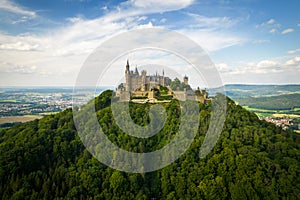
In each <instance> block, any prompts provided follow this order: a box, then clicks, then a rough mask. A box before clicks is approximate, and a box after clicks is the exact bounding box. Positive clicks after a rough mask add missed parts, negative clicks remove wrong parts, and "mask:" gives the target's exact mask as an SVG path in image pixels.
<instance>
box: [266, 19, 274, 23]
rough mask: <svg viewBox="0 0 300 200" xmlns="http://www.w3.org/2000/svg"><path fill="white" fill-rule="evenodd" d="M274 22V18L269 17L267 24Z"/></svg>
mask: <svg viewBox="0 0 300 200" xmlns="http://www.w3.org/2000/svg"><path fill="white" fill-rule="evenodd" d="M274 23H275V20H274V19H270V20H269V21H268V22H267V24H274Z"/></svg>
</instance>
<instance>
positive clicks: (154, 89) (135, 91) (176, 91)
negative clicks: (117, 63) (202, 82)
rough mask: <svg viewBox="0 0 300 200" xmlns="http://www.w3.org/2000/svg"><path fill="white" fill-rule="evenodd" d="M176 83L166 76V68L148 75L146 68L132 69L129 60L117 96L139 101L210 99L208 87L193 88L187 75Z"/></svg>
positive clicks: (203, 100) (123, 99)
mask: <svg viewBox="0 0 300 200" xmlns="http://www.w3.org/2000/svg"><path fill="white" fill-rule="evenodd" d="M178 82H179V83H178ZM176 83H177V85H176V84H175V82H172V80H171V79H170V78H169V77H166V76H165V73H164V70H163V71H162V75H159V74H158V73H157V72H156V74H154V75H147V72H146V71H145V70H142V71H141V73H139V71H138V69H137V68H135V70H134V71H133V70H130V65H129V61H128V60H127V64H126V67H125V83H121V84H120V85H119V86H118V88H117V89H116V97H119V98H120V100H121V101H129V100H131V101H133V102H137V103H145V102H153V103H155V102H169V101H171V99H172V98H176V99H178V100H181V101H186V100H197V101H199V102H202V103H205V102H206V101H207V100H209V99H208V94H207V92H206V89H204V90H200V88H199V87H198V88H197V90H195V91H193V90H192V89H191V87H190V86H189V84H188V77H187V76H184V78H183V82H180V81H179V80H178V79H177V82H176ZM178 84H179V85H178ZM176 86H177V87H176ZM179 86H180V87H179ZM172 87H173V88H172ZM174 87H175V88H174Z"/></svg>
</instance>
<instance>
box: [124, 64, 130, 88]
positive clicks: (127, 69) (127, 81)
mask: <svg viewBox="0 0 300 200" xmlns="http://www.w3.org/2000/svg"><path fill="white" fill-rule="evenodd" d="M125 79H126V83H125V91H129V92H130V91H131V73H130V66H129V61H128V60H127V64H126V70H125Z"/></svg>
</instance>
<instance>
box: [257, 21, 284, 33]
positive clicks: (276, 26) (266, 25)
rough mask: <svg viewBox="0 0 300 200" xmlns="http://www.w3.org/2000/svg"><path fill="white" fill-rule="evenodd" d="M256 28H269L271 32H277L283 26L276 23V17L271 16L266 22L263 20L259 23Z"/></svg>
mask: <svg viewBox="0 0 300 200" xmlns="http://www.w3.org/2000/svg"><path fill="white" fill-rule="evenodd" d="M255 27H256V28H263V29H267V30H268V31H269V33H275V32H277V31H278V29H279V28H280V27H281V24H279V23H276V21H275V19H273V18H271V19H269V20H268V21H266V22H262V23H261V24H257V25H256V26H255Z"/></svg>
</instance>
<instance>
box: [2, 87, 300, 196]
mask: <svg viewBox="0 0 300 200" xmlns="http://www.w3.org/2000/svg"><path fill="white" fill-rule="evenodd" d="M110 95H111V91H107V92H104V93H102V94H101V96H99V97H97V98H96V100H95V102H96V108H97V110H98V111H97V115H98V116H99V119H100V120H99V122H100V124H101V125H102V126H103V127H105V128H103V129H104V131H105V132H106V134H107V136H108V137H109V138H110V140H112V141H114V142H115V143H116V144H117V145H119V146H120V147H122V148H124V149H127V150H130V151H134V152H147V151H151V150H155V149H158V148H161V147H162V146H164V145H165V144H167V143H168V142H169V141H170V140H172V137H173V136H174V134H176V130H177V129H178V117H177V116H178V115H179V113H180V110H179V108H178V102H176V101H173V102H171V103H166V104H164V106H165V107H166V109H167V113H168V118H167V121H166V123H165V127H164V128H163V129H162V131H161V132H160V133H158V134H157V135H156V136H153V138H151V139H148V140H146V139H139V138H133V137H130V136H128V135H126V134H124V133H123V132H122V131H121V130H119V129H118V127H117V126H116V124H115V122H114V120H113V119H112V114H111V109H110V106H109V105H110V103H109V102H110V99H109V98H110ZM200 109H201V112H200V115H201V117H200V121H201V123H200V124H201V126H200V128H199V131H198V134H197V136H196V138H195V140H194V142H193V143H192V145H191V147H190V148H189V150H188V151H187V152H186V153H185V154H184V155H183V156H181V157H180V158H179V159H178V160H177V161H176V162H175V163H173V164H171V165H169V166H167V167H165V168H163V169H161V170H158V171H154V172H151V173H145V174H135V173H123V172H119V171H116V170H113V169H111V168H109V167H106V166H105V165H103V164H101V163H100V162H99V161H97V160H96V159H94V158H93V157H92V156H91V154H90V153H89V152H88V151H87V150H86V149H85V147H84V146H83V144H82V142H81V140H80V138H79V137H78V135H77V133H76V130H75V128H74V124H73V120H72V111H71V110H70V109H68V110H65V111H63V112H61V113H58V114H56V115H50V116H46V117H44V118H42V119H40V120H35V121H32V122H28V123H24V124H20V125H16V126H14V127H12V128H10V129H7V130H2V131H1V132H0V198H2V199H65V198H66V199H285V198H286V199H300V150H299V148H300V137H299V135H297V134H295V133H293V132H290V131H283V130H281V129H280V128H277V127H276V126H275V125H273V124H270V123H267V122H264V121H259V120H258V118H257V116H256V115H255V114H254V113H250V112H248V111H246V110H245V109H243V108H242V107H241V106H239V105H235V104H234V103H233V102H232V101H231V100H228V108H227V112H228V114H227V119H226V122H225V125H224V129H223V132H222V135H221V137H220V139H219V140H218V143H217V145H216V146H215V147H214V149H213V151H212V152H211V153H210V154H209V155H208V156H206V157H205V158H204V159H200V158H199V156H198V153H199V149H200V146H201V144H202V142H203V139H204V136H205V132H206V130H207V127H208V123H209V118H210V105H200ZM148 110H149V105H148V104H138V105H137V104H132V105H131V107H130V111H131V117H132V118H133V120H134V121H135V122H136V123H137V124H140V125H143V124H147V123H148V120H149V116H148V114H147V111H148ZM170 130H173V131H172V132H170Z"/></svg>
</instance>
